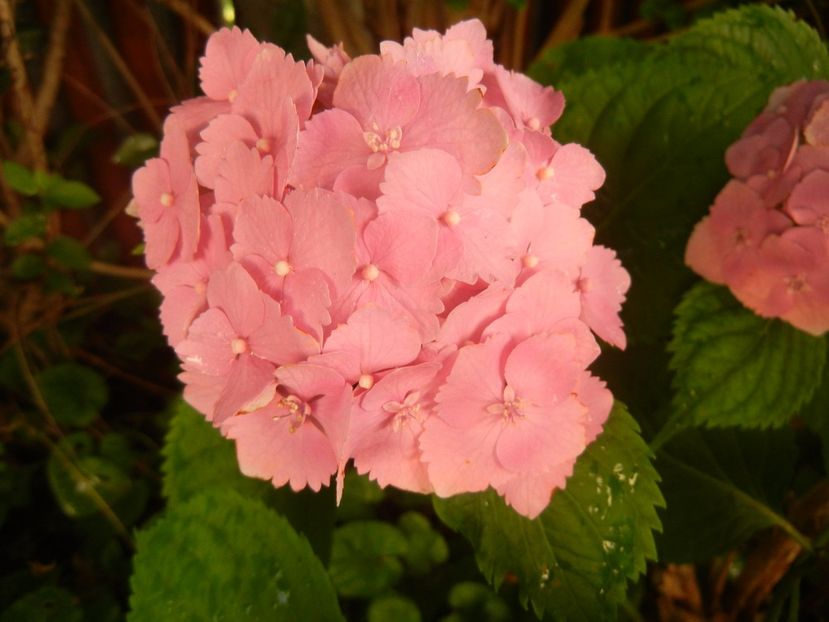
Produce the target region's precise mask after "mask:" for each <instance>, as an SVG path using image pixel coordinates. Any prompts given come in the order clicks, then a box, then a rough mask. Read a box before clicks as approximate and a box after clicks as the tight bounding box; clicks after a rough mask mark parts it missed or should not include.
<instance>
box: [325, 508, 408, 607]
mask: <svg viewBox="0 0 829 622" xmlns="http://www.w3.org/2000/svg"><path fill="white" fill-rule="evenodd" d="M407 551H408V543H407V542H406V537H405V536H404V535H403V533H402V532H401V531H400V530H399V529H397V527H394V526H393V525H389V524H388V523H384V522H381V521H368V520H367V521H354V522H352V523H347V524H345V525H344V526H342V527H339V528H337V529H336V530H335V531H334V544H333V547H332V549H331V563H330V564H329V566H328V574H329V575H330V577H331V581H332V582H333V583H334V587H336V588H337V592H338V593H340V594H341V595H343V596H352V597H362V598H368V597H370V596H377V595H378V594H382V593H383V592H385V591H386V590H388V589H389V588H390V587H392V586H393V585H394V584H395V583H397V581H398V579H400V577H401V576H402V575H403V564H402V563H401V562H400V559H398V558H399V557H400V556H402V555H405V554H406V552H407Z"/></svg>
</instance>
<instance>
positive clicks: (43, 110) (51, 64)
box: [32, 0, 72, 141]
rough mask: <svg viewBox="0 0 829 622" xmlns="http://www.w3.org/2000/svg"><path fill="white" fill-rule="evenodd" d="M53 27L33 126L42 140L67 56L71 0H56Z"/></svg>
mask: <svg viewBox="0 0 829 622" xmlns="http://www.w3.org/2000/svg"><path fill="white" fill-rule="evenodd" d="M53 15H54V17H53V18H52V28H51V30H50V31H49V50H48V51H47V52H46V58H45V59H44V61H43V80H42V81H41V83H40V88H39V89H38V92H37V97H36V98H35V104H34V112H33V113H32V127H34V129H35V130H36V131H37V132H38V133H39V134H40V138H41V141H42V140H43V135H44V133H45V131H46V127H47V126H48V124H49V115H50V114H51V112H52V106H53V105H54V104H55V99H56V98H57V95H58V88H59V87H60V79H61V74H62V73H63V59H64V57H65V56H66V33H67V32H68V31H69V20H70V18H71V16H72V3H71V0H56V2H55V9H54V14H53Z"/></svg>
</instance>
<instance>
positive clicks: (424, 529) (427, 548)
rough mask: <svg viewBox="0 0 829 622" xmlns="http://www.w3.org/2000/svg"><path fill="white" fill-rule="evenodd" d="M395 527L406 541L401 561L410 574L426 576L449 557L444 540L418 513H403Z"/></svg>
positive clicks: (427, 520) (426, 519)
mask: <svg viewBox="0 0 829 622" xmlns="http://www.w3.org/2000/svg"><path fill="white" fill-rule="evenodd" d="M397 525H398V527H400V530H401V531H402V532H403V533H404V534H405V536H406V540H407V541H408V547H407V550H406V553H405V555H404V556H403V560H404V561H405V562H406V566H407V567H408V568H409V570H410V571H411V572H412V574H415V575H420V574H426V573H427V572H429V570H431V568H432V567H433V566H436V565H438V564H442V563H443V562H445V561H446V559H447V558H448V557H449V547H448V546H447V545H446V540H444V539H443V536H442V535H440V533H438V532H437V531H436V530H435V529H434V528H433V527H432V524H431V523H430V522H429V519H428V518H426V517H425V516H424V515H423V514H421V513H420V512H406V513H404V514H403V515H402V516H401V517H400V518H399V519H397Z"/></svg>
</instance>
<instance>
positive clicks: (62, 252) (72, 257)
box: [46, 235, 92, 270]
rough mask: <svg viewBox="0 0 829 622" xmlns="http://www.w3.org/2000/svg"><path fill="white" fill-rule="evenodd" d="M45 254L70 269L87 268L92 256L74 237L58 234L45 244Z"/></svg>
mask: <svg viewBox="0 0 829 622" xmlns="http://www.w3.org/2000/svg"><path fill="white" fill-rule="evenodd" d="M46 254H47V255H48V256H49V257H51V258H52V259H54V260H55V261H56V262H57V263H58V264H60V265H61V266H63V267H64V268H69V269H70V270H88V269H89V264H90V262H91V261H92V256H91V255H90V254H89V251H88V250H87V249H86V247H85V246H84V245H83V244H81V243H80V241H78V240H76V239H75V238H70V237H67V236H65V235H62V236H59V237H57V238H55V239H54V240H52V241H51V242H49V244H48V245H47V246H46Z"/></svg>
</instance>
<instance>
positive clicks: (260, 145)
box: [256, 138, 271, 153]
mask: <svg viewBox="0 0 829 622" xmlns="http://www.w3.org/2000/svg"><path fill="white" fill-rule="evenodd" d="M256 148H257V149H258V150H259V152H260V153H270V151H271V141H269V140H268V139H267V138H260V139H259V140H257V141H256Z"/></svg>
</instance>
